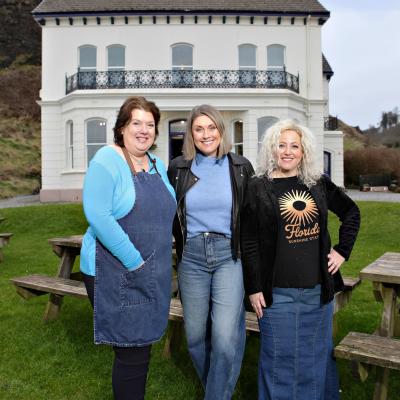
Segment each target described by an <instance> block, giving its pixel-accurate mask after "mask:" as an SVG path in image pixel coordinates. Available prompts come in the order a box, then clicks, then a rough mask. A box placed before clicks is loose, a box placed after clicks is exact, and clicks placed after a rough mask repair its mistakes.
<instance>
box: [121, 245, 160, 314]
mask: <svg viewBox="0 0 400 400" xmlns="http://www.w3.org/2000/svg"><path fill="white" fill-rule="evenodd" d="M154 275H155V252H154V251H153V253H152V254H151V256H150V257H149V258H148V259H147V260H146V261H145V262H144V264H143V265H142V266H141V267H139V268H138V269H135V270H133V271H124V272H122V274H121V279H120V298H121V305H122V307H132V306H136V305H139V304H147V303H152V302H153V301H154V290H155V276H154Z"/></svg>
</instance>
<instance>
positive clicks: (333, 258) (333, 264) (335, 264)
mask: <svg viewBox="0 0 400 400" xmlns="http://www.w3.org/2000/svg"><path fill="white" fill-rule="evenodd" d="M343 263H344V257H342V256H341V255H340V254H339V253H338V252H337V251H336V250H334V249H331V251H330V253H329V254H328V272H329V273H331V274H332V275H334V274H336V272H337V271H338V270H339V268H340V267H341V265H342V264H343Z"/></svg>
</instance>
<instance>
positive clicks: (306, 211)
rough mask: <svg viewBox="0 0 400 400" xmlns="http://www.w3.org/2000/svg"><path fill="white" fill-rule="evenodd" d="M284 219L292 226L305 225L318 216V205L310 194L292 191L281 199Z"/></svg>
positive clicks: (280, 204)
mask: <svg viewBox="0 0 400 400" xmlns="http://www.w3.org/2000/svg"><path fill="white" fill-rule="evenodd" d="M279 209H280V211H281V215H282V217H283V218H284V219H285V220H286V221H288V222H289V223H290V224H294V225H298V224H301V225H304V224H305V223H310V222H312V220H313V218H315V217H316V216H317V215H318V209H317V205H316V204H315V201H314V199H313V198H312V196H311V195H310V193H307V192H302V191H297V190H296V191H294V190H292V191H291V192H289V193H286V194H285V195H283V196H282V197H281V198H280V199H279Z"/></svg>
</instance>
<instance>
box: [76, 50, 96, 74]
mask: <svg viewBox="0 0 400 400" xmlns="http://www.w3.org/2000/svg"><path fill="white" fill-rule="evenodd" d="M96 61H97V49H96V47H95V46H91V45H84V46H81V47H79V70H80V71H83V72H91V71H96Z"/></svg>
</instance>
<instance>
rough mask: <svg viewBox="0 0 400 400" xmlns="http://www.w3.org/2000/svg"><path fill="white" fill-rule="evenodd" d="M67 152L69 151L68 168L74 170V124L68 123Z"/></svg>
mask: <svg viewBox="0 0 400 400" xmlns="http://www.w3.org/2000/svg"><path fill="white" fill-rule="evenodd" d="M66 134H67V136H66V144H67V146H66V150H67V162H66V167H67V168H71V169H73V168H74V123H73V122H72V121H67V123H66Z"/></svg>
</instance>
